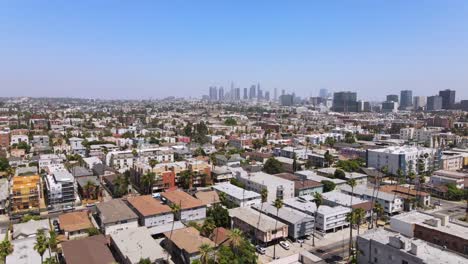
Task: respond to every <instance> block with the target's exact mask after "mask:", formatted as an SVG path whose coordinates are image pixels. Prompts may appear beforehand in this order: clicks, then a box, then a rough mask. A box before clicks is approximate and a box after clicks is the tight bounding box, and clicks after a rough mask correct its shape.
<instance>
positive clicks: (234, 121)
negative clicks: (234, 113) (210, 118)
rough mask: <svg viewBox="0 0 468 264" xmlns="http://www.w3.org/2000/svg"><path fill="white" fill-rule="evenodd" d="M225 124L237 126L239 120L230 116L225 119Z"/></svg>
mask: <svg viewBox="0 0 468 264" xmlns="http://www.w3.org/2000/svg"><path fill="white" fill-rule="evenodd" d="M224 124H225V125H226V126H237V121H236V120H235V119H234V118H232V117H229V118H228V119H226V120H225V121H224Z"/></svg>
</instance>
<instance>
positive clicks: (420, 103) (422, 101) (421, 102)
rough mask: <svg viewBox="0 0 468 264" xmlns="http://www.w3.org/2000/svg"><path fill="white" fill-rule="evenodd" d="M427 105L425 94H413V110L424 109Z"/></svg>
mask: <svg viewBox="0 0 468 264" xmlns="http://www.w3.org/2000/svg"><path fill="white" fill-rule="evenodd" d="M426 105H427V97H426V96H415V97H413V106H414V110H424V109H425V108H426Z"/></svg>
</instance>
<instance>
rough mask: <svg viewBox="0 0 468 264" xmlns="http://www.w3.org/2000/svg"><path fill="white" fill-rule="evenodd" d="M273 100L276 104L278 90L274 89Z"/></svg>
mask: <svg viewBox="0 0 468 264" xmlns="http://www.w3.org/2000/svg"><path fill="white" fill-rule="evenodd" d="M273 100H274V101H275V102H276V101H277V100H278V89H277V88H275V90H274V92H273Z"/></svg>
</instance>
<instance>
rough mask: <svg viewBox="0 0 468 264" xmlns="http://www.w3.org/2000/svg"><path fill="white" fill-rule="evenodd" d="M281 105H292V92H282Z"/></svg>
mask: <svg viewBox="0 0 468 264" xmlns="http://www.w3.org/2000/svg"><path fill="white" fill-rule="evenodd" d="M280 102H281V105H282V106H292V105H293V104H294V96H293V95H292V94H283V95H281V96H280Z"/></svg>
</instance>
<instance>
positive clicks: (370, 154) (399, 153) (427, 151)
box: [367, 146, 438, 175]
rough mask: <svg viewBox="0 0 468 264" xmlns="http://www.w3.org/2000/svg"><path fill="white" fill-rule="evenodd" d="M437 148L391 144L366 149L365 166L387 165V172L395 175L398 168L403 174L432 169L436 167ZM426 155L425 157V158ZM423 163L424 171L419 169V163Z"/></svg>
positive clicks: (379, 166) (380, 166) (377, 166)
mask: <svg viewBox="0 0 468 264" xmlns="http://www.w3.org/2000/svg"><path fill="white" fill-rule="evenodd" d="M437 155H438V154H437V150H436V149H433V148H423V147H416V146H391V147H387V148H381V149H369V150H368V151H367V167H373V168H376V169H381V168H382V167H384V166H387V168H388V172H389V173H391V174H394V175H396V174H397V171H398V169H401V170H402V171H403V174H404V175H407V174H408V173H409V172H411V171H412V172H414V173H416V174H419V173H422V172H426V171H429V170H433V169H435V168H437V167H438V164H436V163H437ZM426 156H427V158H426ZM420 163H422V164H424V171H419V164H420Z"/></svg>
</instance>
